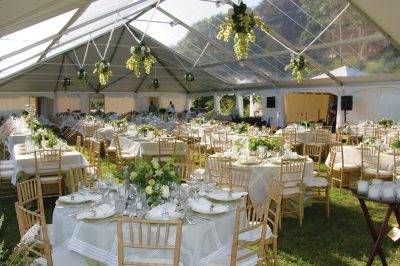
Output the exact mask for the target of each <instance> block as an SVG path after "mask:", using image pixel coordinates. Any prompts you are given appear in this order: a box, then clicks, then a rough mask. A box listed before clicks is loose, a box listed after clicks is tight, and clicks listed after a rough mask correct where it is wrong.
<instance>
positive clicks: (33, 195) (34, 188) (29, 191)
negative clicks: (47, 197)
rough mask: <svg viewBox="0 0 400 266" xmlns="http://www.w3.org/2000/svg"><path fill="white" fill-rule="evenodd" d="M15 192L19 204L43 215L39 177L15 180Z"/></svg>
mask: <svg viewBox="0 0 400 266" xmlns="http://www.w3.org/2000/svg"><path fill="white" fill-rule="evenodd" d="M17 194H18V203H19V205H20V206H22V207H24V208H29V209H30V210H33V211H34V212H36V213H40V214H43V215H44V204H43V195H42V183H41V180H40V178H33V179H29V180H27V181H23V182H17Z"/></svg>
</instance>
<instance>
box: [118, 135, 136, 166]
mask: <svg viewBox="0 0 400 266" xmlns="http://www.w3.org/2000/svg"><path fill="white" fill-rule="evenodd" d="M114 145H115V160H116V165H117V169H119V170H122V167H123V166H124V165H125V164H128V163H133V162H135V160H136V159H137V157H136V156H135V155H134V154H130V153H125V152H123V151H122V150H121V143H120V141H119V136H118V134H114Z"/></svg>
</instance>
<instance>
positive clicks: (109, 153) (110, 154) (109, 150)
mask: <svg viewBox="0 0 400 266" xmlns="http://www.w3.org/2000/svg"><path fill="white" fill-rule="evenodd" d="M103 143H104V156H105V158H106V162H107V165H110V162H115V161H116V148H115V147H111V146H110V145H109V143H108V141H107V140H106V139H103Z"/></svg>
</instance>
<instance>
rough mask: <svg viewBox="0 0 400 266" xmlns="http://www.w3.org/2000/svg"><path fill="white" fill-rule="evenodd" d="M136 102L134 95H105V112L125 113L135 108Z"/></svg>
mask: <svg viewBox="0 0 400 266" xmlns="http://www.w3.org/2000/svg"><path fill="white" fill-rule="evenodd" d="M135 108H136V103H135V98H134V96H133V95H132V96H109V95H106V97H105V107H104V109H105V112H106V113H109V112H115V113H118V114H125V113H128V112H131V111H133V110H136V109H135Z"/></svg>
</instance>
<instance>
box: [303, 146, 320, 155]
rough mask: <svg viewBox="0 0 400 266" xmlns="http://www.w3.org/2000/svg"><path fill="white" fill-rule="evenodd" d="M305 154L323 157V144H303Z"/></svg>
mask: <svg viewBox="0 0 400 266" xmlns="http://www.w3.org/2000/svg"><path fill="white" fill-rule="evenodd" d="M303 155H304V156H310V157H314V158H316V157H317V158H321V155H322V145H319V144H316V145H307V144H304V145H303Z"/></svg>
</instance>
